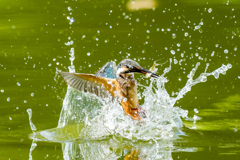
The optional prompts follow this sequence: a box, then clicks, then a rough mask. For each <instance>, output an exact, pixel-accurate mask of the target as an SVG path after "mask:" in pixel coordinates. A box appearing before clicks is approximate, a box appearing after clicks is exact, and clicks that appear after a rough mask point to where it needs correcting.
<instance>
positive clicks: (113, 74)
mask: <svg viewBox="0 0 240 160" xmlns="http://www.w3.org/2000/svg"><path fill="white" fill-rule="evenodd" d="M95 76H97V77H105V78H113V79H116V78H117V66H116V63H115V62H114V61H111V62H107V63H106V64H105V65H104V66H103V67H102V68H101V69H99V71H98V72H97V73H96V74H95Z"/></svg>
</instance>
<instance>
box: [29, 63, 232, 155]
mask: <svg viewBox="0 0 240 160" xmlns="http://www.w3.org/2000/svg"><path fill="white" fill-rule="evenodd" d="M199 65H200V63H197V65H196V67H195V68H193V69H192V71H191V72H190V73H189V75H188V78H189V79H188V81H187V83H186V85H185V86H184V87H183V88H182V89H181V90H180V91H179V93H178V95H177V96H176V97H170V96H169V94H168V93H167V91H166V89H165V87H164V86H165V83H166V82H167V81H168V80H167V79H166V78H165V74H166V73H168V72H169V71H170V70H171V61H170V66H169V67H167V68H165V70H164V73H163V74H162V75H161V76H160V78H158V79H157V80H155V79H151V80H150V81H151V83H150V85H149V86H145V90H144V92H143V94H142V95H143V97H144V99H145V102H144V104H143V105H142V106H143V109H144V110H146V111H147V113H146V114H147V117H148V118H146V119H144V120H143V121H141V123H139V121H134V120H132V119H131V118H130V117H129V116H126V115H125V114H124V113H123V112H122V107H121V106H120V105H119V104H118V102H111V101H110V100H108V99H104V100H103V99H99V98H98V97H95V96H93V95H91V94H87V93H82V92H79V91H76V90H74V89H72V88H70V87H68V90H67V93H66V96H65V99H64V102H63V108H62V112H61V115H60V118H59V124H58V127H57V128H53V129H49V130H45V131H40V132H34V133H33V134H32V135H31V136H30V138H32V139H33V140H35V141H51V142H60V143H62V145H63V147H62V148H63V154H64V159H76V158H83V159H117V158H118V157H122V156H125V159H127V158H128V159H131V157H132V159H134V157H135V158H136V159H137V158H138V159H171V153H172V151H174V149H176V148H174V146H173V141H174V140H176V139H177V138H178V137H179V135H184V132H182V130H181V129H182V127H183V123H182V120H181V117H187V113H188V111H186V110H183V109H181V108H179V107H176V106H174V105H175V103H176V101H177V100H179V99H181V98H182V97H183V96H184V95H185V94H186V93H187V92H188V91H190V90H191V87H192V86H194V85H195V84H197V83H200V82H206V81H207V76H210V75H213V76H214V77H215V78H218V77H219V74H225V73H226V71H227V70H228V69H230V68H231V65H230V64H228V65H222V67H220V68H218V69H216V70H215V71H213V72H211V73H207V67H208V66H207V67H206V69H205V72H204V73H202V74H200V76H199V77H198V78H196V79H193V76H194V75H195V72H196V70H197V68H198V66H199ZM30 118H31V117H30ZM30 124H32V122H31V121H30ZM32 125H33V124H32ZM32 125H31V126H32ZM101 140H104V141H101ZM72 141H74V142H72ZM33 144H34V145H33V146H32V147H31V149H30V153H31V152H32V150H33V149H34V147H35V146H36V144H35V143H33ZM126 148H127V149H126ZM129 148H130V151H129ZM179 150H181V148H178V151H179ZM184 151H188V152H190V151H196V148H187V149H184ZM72 157H75V158H72Z"/></svg>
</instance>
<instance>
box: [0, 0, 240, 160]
mask: <svg viewBox="0 0 240 160" xmlns="http://www.w3.org/2000/svg"><path fill="white" fill-rule="evenodd" d="M149 3H150V1H148V3H145V4H144V5H143V6H145V7H146V6H147V5H149ZM0 4H1V5H0V73H1V79H0V91H1V92H0V100H1V103H0V109H1V112H0V115H1V116H0V129H1V130H0V157H1V159H29V153H30V148H31V144H32V140H30V139H29V134H30V133H32V131H31V129H30V126H29V119H28V114H27V112H26V110H27V109H28V108H31V109H32V111H33V118H32V120H33V122H34V124H35V125H36V126H37V129H38V130H46V129H50V128H54V127H56V126H57V124H58V119H59V115H60V111H61V107H62V100H63V98H64V96H65V93H66V88H67V86H66V84H65V83H63V82H62V79H60V78H59V77H58V76H56V75H55V72H56V68H58V69H60V70H63V71H67V70H68V68H67V67H68V66H69V65H70V60H69V57H70V56H69V52H70V49H71V47H73V48H74V52H75V60H74V65H75V66H76V71H77V72H82V73H95V72H96V71H97V70H98V69H99V68H100V67H101V66H103V65H104V64H105V63H106V62H108V61H110V60H116V61H117V62H120V61H121V60H122V59H124V58H131V59H134V60H137V61H138V62H139V63H140V64H141V66H143V67H145V68H150V67H151V66H152V64H153V61H154V60H158V59H160V60H159V63H164V62H166V61H168V60H169V58H172V59H173V60H175V61H174V62H175V65H172V70H171V72H170V73H168V74H167V78H168V79H169V82H168V83H167V84H166V89H167V91H168V92H169V94H170V95H171V94H172V92H177V91H179V89H180V88H182V87H183V86H184V85H185V83H186V81H187V74H188V73H189V72H190V71H191V69H192V68H193V66H194V65H195V64H196V63H197V62H200V63H201V65H200V67H199V69H198V71H197V73H196V75H197V74H200V73H202V72H204V69H205V66H206V63H209V69H208V70H209V71H213V70H215V69H216V68H219V67H220V66H221V65H222V64H225V65H226V64H228V63H230V64H231V65H232V68H231V69H230V70H229V71H227V73H226V75H224V76H223V75H220V77H219V79H217V80H216V79H215V78H213V77H209V78H208V80H207V82H205V83H201V84H198V85H196V86H194V87H193V88H192V90H191V91H190V92H188V93H187V94H186V95H185V96H184V98H183V99H181V100H180V101H179V102H178V103H177V106H180V107H181V108H183V109H185V110H188V111H189V115H188V117H189V118H188V119H185V120H184V124H185V125H186V126H188V127H196V130H190V129H185V130H184V131H185V132H186V134H187V135H188V136H186V137H182V139H178V140H176V141H174V142H173V144H172V145H173V147H172V148H170V149H169V148H168V147H165V148H164V145H163V147H162V148H164V149H163V150H162V152H167V155H168V157H167V159H170V158H171V157H172V159H223V160H224V159H239V157H240V153H239V149H240V144H239V143H240V135H239V129H240V123H239V122H240V119H239V114H240V93H239V87H240V73H239V69H240V68H239V60H240V57H239V53H238V52H239V38H240V34H239V26H240V25H239V23H240V22H239V17H240V3H239V2H238V1H236V0H233V1H227V0H226V1H224V0H211V1H201V2H197V1H194V2H193V1H189V0H175V1H169V2H167V1H154V3H151V4H152V6H151V8H153V7H154V8H153V9H145V10H143V9H141V7H143V6H138V7H139V8H140V9H139V10H138V11H136V10H131V6H133V7H134V5H132V4H131V3H130V2H128V1H124V0H122V1H112V0H107V1H91V0H85V1H84V0H79V1H45V0H43V1H29V0H12V1H9V0H2V1H0ZM135 4H139V3H138V1H135ZM68 7H71V9H72V10H71V9H70V8H68ZM68 16H69V17H70V18H71V17H73V19H74V22H73V23H72V24H69V20H68V19H67V17H68ZM71 40H72V41H73V42H74V43H73V45H71V46H68V45H66V44H65V43H67V42H68V41H71ZM162 67H163V68H165V67H167V64H164V65H163V66H162ZM162 72H163V70H161V68H160V69H159V72H158V73H159V74H161V73H162ZM137 80H138V82H139V83H141V84H146V80H145V79H143V78H142V77H141V76H137ZM194 109H195V111H194ZM196 109H197V110H196ZM194 115H196V116H198V117H200V120H198V121H197V122H196V124H193V121H191V120H192V117H193V116H194ZM72 143H73V145H78V143H77V142H72ZM76 143H77V144H76ZM109 143H110V144H111V141H110V140H106V141H103V142H79V145H80V146H82V147H84V146H85V145H88V144H89V146H94V145H95V146H98V147H99V148H101V147H103V145H105V144H109ZM121 143H122V144H121ZM151 143H152V142H144V143H143V142H142V143H137V144H136V143H132V142H126V144H125V142H124V143H123V142H122V141H120V144H116V145H114V146H111V145H112V144H111V145H110V148H111V147H112V148H113V149H112V150H114V152H116V153H117V154H118V155H119V157H120V158H119V159H124V157H125V156H127V154H130V153H131V152H132V151H134V150H137V151H138V150H139V151H140V152H141V151H142V150H143V149H144V147H145V146H148V145H150V146H151ZM163 144H165V143H163ZM152 145H153V148H154V143H152ZM166 146H168V145H166ZM85 148H86V150H85V152H82V154H83V155H82V158H83V157H85V159H87V156H86V155H87V154H90V152H91V147H86V146H85ZM124 150H125V152H124ZM96 154H97V153H96ZM140 154H141V153H140ZM31 156H32V158H33V159H44V158H45V159H64V158H63V151H62V145H61V143H52V142H37V147H36V148H35V149H34V150H33V151H32V152H31ZM141 158H142V159H150V158H149V157H144V156H142V157H141ZM76 159H81V158H76ZM110 159H111V158H110ZM160 159H161V158H160ZM162 159H163V158H162Z"/></svg>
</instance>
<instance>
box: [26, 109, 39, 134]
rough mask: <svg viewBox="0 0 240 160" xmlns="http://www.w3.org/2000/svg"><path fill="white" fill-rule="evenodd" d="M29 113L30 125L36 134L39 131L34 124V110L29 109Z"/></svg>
mask: <svg viewBox="0 0 240 160" xmlns="http://www.w3.org/2000/svg"><path fill="white" fill-rule="evenodd" d="M27 113H28V118H29V124H30V127H31V130H32V131H33V133H34V132H35V131H36V130H37V128H36V126H35V125H34V124H33V122H32V109H30V108H29V109H27Z"/></svg>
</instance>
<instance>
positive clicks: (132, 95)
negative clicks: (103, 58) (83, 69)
mask: <svg viewBox="0 0 240 160" xmlns="http://www.w3.org/2000/svg"><path fill="white" fill-rule="evenodd" d="M134 73H142V74H148V75H150V76H151V77H154V78H158V77H159V75H157V74H155V73H153V72H151V71H149V70H147V69H145V68H143V67H141V66H140V65H139V64H138V63H137V62H135V61H133V60H131V59H124V60H122V61H121V62H120V63H119V64H118V66H116V63H115V62H113V61H111V62H107V63H106V64H105V65H104V66H103V67H102V68H101V69H100V70H99V71H98V72H97V73H96V74H95V75H94V74H86V73H69V72H60V74H61V76H62V77H63V79H64V80H65V81H66V82H67V84H68V85H69V86H71V87H73V88H74V89H76V90H79V91H84V92H89V93H92V94H95V95H96V96H98V97H102V98H105V97H109V95H110V96H112V97H113V98H117V99H118V100H119V101H120V103H121V105H122V108H123V110H124V112H125V114H126V115H128V116H131V117H132V118H133V119H134V120H140V119H141V118H142V117H145V112H144V110H143V109H141V107H140V105H139V101H138V91H137V81H136V80H135V79H134Z"/></svg>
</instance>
